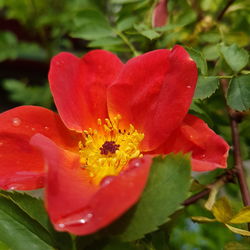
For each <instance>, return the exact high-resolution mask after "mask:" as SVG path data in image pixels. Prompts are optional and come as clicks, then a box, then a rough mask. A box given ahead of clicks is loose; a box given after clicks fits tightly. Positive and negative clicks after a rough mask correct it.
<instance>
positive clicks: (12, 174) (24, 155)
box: [0, 106, 77, 190]
mask: <svg viewBox="0 0 250 250" xmlns="http://www.w3.org/2000/svg"><path fill="white" fill-rule="evenodd" d="M36 133H42V134H44V135H46V136H47V137H49V138H51V139H52V140H54V141H55V143H57V144H58V145H61V146H62V147H64V148H68V149H71V150H74V149H75V147H76V146H77V143H76V141H75V139H76V138H75V137H77V135H76V134H73V133H72V132H70V131H69V130H68V129H67V128H66V127H65V126H64V124H63V123H62V122H61V120H60V117H59V116H58V115H57V114H56V113H54V112H52V111H50V110H47V109H45V108H41V107H35V106H21V107H18V108H14V109H11V110H9V111H6V112H3V113H1V115H0V162H1V168H0V187H1V188H3V189H17V190H29V189H35V188H40V187H42V186H43V184H44V161H43V157H42V155H41V153H40V152H39V151H38V150H37V149H35V148H33V147H32V146H31V145H30V143H29V141H30V138H31V137H32V136H33V135H34V134H36Z"/></svg>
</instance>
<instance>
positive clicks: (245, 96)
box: [227, 74, 250, 111]
mask: <svg viewBox="0 0 250 250" xmlns="http://www.w3.org/2000/svg"><path fill="white" fill-rule="evenodd" d="M227 103H228V105H229V106H230V107H232V108H233V109H236V110H239V111H243V110H247V109H249V108H250V74H248V75H241V76H238V77H235V78H233V79H232V80H231V81H230V85H229V88H228V92H227Z"/></svg>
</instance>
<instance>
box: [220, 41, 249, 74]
mask: <svg viewBox="0 0 250 250" xmlns="http://www.w3.org/2000/svg"><path fill="white" fill-rule="evenodd" d="M220 52H221V53H222V55H223V57H224V59H225V61H226V62H227V64H228V65H229V67H230V68H231V69H232V70H233V71H234V72H239V71H240V70H241V69H243V68H244V67H245V66H246V65H247V63H248V58H249V55H248V53H247V51H246V50H244V49H243V48H239V47H238V45H236V44H232V45H231V46H225V45H223V44H222V45H221V46H220Z"/></svg>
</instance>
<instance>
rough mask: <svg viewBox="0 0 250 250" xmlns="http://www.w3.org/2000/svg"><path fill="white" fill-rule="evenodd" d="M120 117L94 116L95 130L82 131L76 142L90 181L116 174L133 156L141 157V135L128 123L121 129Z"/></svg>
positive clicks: (142, 136)
mask: <svg viewBox="0 0 250 250" xmlns="http://www.w3.org/2000/svg"><path fill="white" fill-rule="evenodd" d="M120 120H121V116H120V115H117V116H116V117H114V118H113V119H112V120H111V119H105V120H104V122H103V121H102V120H101V119H97V125H98V129H92V128H89V129H88V130H84V131H83V133H82V135H83V139H82V140H81V141H80V142H79V143H78V147H79V154H80V163H81V164H82V169H83V170H85V171H87V172H88V174H89V176H90V177H91V178H92V182H93V183H95V184H99V183H100V182H101V180H102V179H103V178H105V177H106V176H112V175H118V174H119V173H120V172H121V170H123V169H124V168H126V166H127V163H128V161H129V160H130V159H132V158H137V157H142V154H141V152H140V150H139V144H140V142H141V141H142V139H143V138H144V134H143V133H140V132H138V131H137V130H136V129H135V127H134V126H133V125H132V124H130V125H129V127H128V129H126V130H125V129H124V128H120Z"/></svg>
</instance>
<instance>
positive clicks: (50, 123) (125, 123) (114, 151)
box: [0, 46, 228, 235]
mask: <svg viewBox="0 0 250 250" xmlns="http://www.w3.org/2000/svg"><path fill="white" fill-rule="evenodd" d="M196 80H197V69H196V66H195V63H194V62H193V60H192V59H191V58H190V57H189V55H188V54H187V52H186V51H185V50H184V49H183V48H182V47H180V46H176V47H175V48H174V49H173V50H166V49H161V50H156V51H152V52H149V53H146V54H144V55H141V56H138V57H135V58H133V59H131V60H129V61H128V62H127V63H126V64H123V63H122V62H121V61H120V60H119V59H118V58H117V57H116V56H115V55H113V54H112V53H110V52H107V51H102V50H94V51H92V52H89V53H87V54H86V55H85V56H84V57H83V58H81V59H79V58H77V57H75V56H73V55H71V54H69V53H60V54H59V55H57V56H55V57H54V58H53V60H52V62H51V68H50V72H49V81H50V87H51V91H52V93H53V96H54V100H55V103H56V106H57V109H58V112H59V114H60V117H59V116H58V115H57V114H56V113H54V112H52V111H49V110H47V109H45V108H41V107H34V106H22V107H18V108H14V109H12V110H9V111H7V112H4V113H2V114H1V116H0V124H1V126H0V153H1V154H0V161H1V168H0V175H1V179H0V186H1V187H2V188H3V189H18V190H27V189H35V188H40V187H43V186H44V184H45V188H46V206H47V210H48V213H49V215H50V218H51V220H52V222H53V224H54V226H55V228H56V229H58V230H62V231H65V230H66V231H69V232H72V233H74V234H80V235H83V234H88V233H92V232H95V231H97V230H98V229H100V228H102V227H104V226H106V225H107V224H109V223H111V222H112V221H113V220H115V219H116V218H117V217H119V216H120V215H121V214H122V213H124V212H125V211H126V210H127V209H128V208H129V207H131V206H132V205H133V204H134V203H135V202H136V201H137V200H138V199H139V196H140V194H141V192H142V191H143V188H144V186H145V183H146V181H147V177H148V174H149V170H150V165H151V157H152V155H153V154H154V155H155V154H162V153H163V154H167V153H169V152H179V151H183V152H192V164H193V168H194V170H197V171H204V170H205V171H206V170H212V169H215V168H218V167H219V168H225V167H226V158H227V153H228V145H227V143H226V142H225V141H224V140H223V139H222V138H221V137H219V136H218V135H216V134H215V133H214V132H213V131H212V130H210V129H209V128H208V126H207V125H206V124H205V123H204V122H203V121H202V120H200V119H199V118H197V117H194V116H192V115H189V114H187V111H188V108H189V105H190V103H191V100H192V96H193V93H194V89H195V85H196ZM150 155H151V156H150ZM44 163H45V164H44ZM44 165H45V169H46V171H44ZM45 173H46V174H45Z"/></svg>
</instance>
